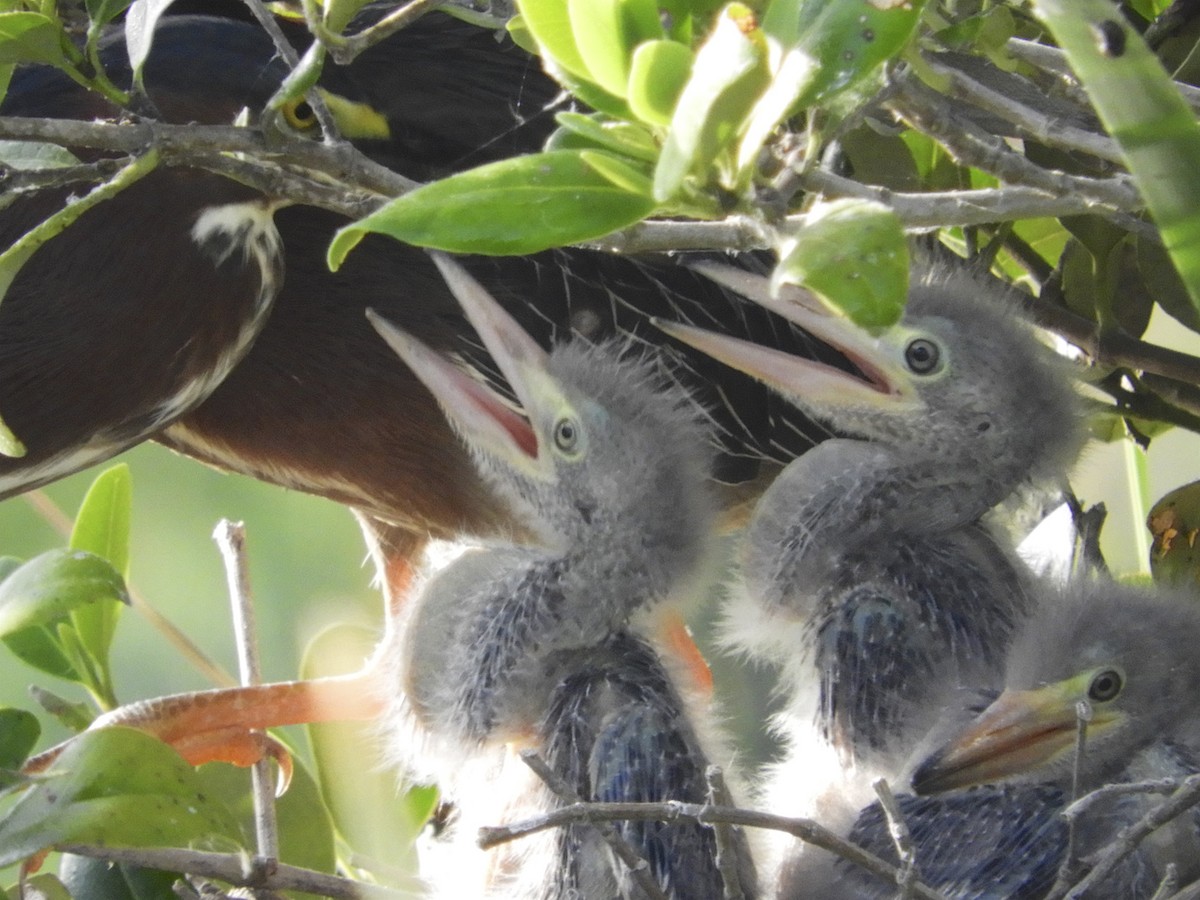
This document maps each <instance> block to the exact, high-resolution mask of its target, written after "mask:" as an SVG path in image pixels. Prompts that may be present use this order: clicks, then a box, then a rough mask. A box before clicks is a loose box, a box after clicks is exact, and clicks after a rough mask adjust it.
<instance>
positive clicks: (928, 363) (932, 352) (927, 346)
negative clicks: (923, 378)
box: [905, 341, 938, 373]
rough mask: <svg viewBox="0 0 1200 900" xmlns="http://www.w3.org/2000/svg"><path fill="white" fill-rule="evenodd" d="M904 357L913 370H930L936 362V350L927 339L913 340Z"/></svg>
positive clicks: (920, 371)
mask: <svg viewBox="0 0 1200 900" xmlns="http://www.w3.org/2000/svg"><path fill="white" fill-rule="evenodd" d="M905 358H906V359H907V360H908V367H909V368H910V369H912V370H913V371H914V372H917V373H925V372H931V371H933V368H934V367H935V366H936V365H937V363H938V350H937V347H936V346H934V345H933V344H932V343H930V342H929V341H913V342H912V343H911V344H909V345H908V350H907V351H905Z"/></svg>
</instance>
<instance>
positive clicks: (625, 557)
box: [563, 508, 708, 621]
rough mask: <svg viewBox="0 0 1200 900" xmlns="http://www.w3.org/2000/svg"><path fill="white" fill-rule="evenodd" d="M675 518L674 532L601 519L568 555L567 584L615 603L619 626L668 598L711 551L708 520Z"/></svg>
mask: <svg viewBox="0 0 1200 900" xmlns="http://www.w3.org/2000/svg"><path fill="white" fill-rule="evenodd" d="M674 512H675V514H676V515H677V518H674V519H673V521H674V527H671V528H667V527H662V528H657V527H656V528H647V527H645V526H646V524H647V523H645V522H632V521H630V520H629V519H628V517H625V516H617V517H613V518H612V519H611V520H610V521H605V520H604V517H603V514H600V513H598V514H597V516H596V518H594V519H593V521H592V524H591V527H590V528H589V529H588V534H587V536H586V539H584V540H579V541H575V542H573V543H572V545H571V546H570V548H569V549H567V551H566V552H565V553H564V556H563V563H564V570H565V571H564V579H565V582H566V584H568V585H570V586H573V587H574V588H575V589H576V590H578V591H580V592H587V593H592V594H602V595H603V596H605V597H609V598H612V602H613V603H614V609H613V613H614V621H618V620H619V621H624V620H625V619H627V618H628V616H630V615H632V614H633V613H635V612H637V611H638V610H639V609H641V608H643V607H645V606H647V605H649V604H651V603H654V602H656V601H658V600H662V599H664V598H666V597H667V596H668V595H670V594H671V593H672V592H673V591H674V590H675V588H676V587H677V586H678V585H679V584H680V583H681V582H684V581H686V580H687V579H688V577H689V575H690V574H691V573H692V572H693V571H695V570H696V569H697V567H698V566H699V565H700V563H701V561H702V560H703V559H704V557H705V555H706V553H705V551H706V549H707V547H708V533H707V528H706V527H705V522H706V521H707V520H706V519H705V520H703V521H698V520H697V518H696V517H693V516H689V515H687V511H686V510H684V509H678V508H676V509H675V510H674ZM599 586H603V589H602V590H601V591H598V590H597V589H598V587H599ZM580 595H581V596H584V595H585V594H584V593H581V594H580Z"/></svg>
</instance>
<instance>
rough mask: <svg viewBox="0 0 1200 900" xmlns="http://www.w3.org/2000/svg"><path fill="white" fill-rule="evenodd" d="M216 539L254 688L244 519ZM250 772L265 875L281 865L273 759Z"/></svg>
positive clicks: (221, 525) (241, 664)
mask: <svg viewBox="0 0 1200 900" xmlns="http://www.w3.org/2000/svg"><path fill="white" fill-rule="evenodd" d="M213 540H214V541H216V542H217V547H219V548H220V550H221V558H222V560H223V561H224V563H225V578H226V581H227V583H228V585H229V603H230V606H231V607H232V610H233V627H234V635H235V636H236V639H237V651H238V670H239V673H240V675H241V678H242V686H243V687H251V686H253V685H258V684H261V683H262V664H261V662H260V660H259V656H258V630H257V624H256V621H255V616H254V601H253V598H252V596H251V592H250V569H249V566H248V565H247V562H246V528H245V526H244V525H243V524H242V523H241V522H230V521H229V520H228V519H222V520H221V521H220V522H218V523H217V527H216V530H215V531H213ZM250 774H251V795H252V796H253V798H254V831H255V837H256V840H257V848H258V855H257V856H256V857H255V859H254V865H255V866H256V867H259V868H261V869H262V872H263V874H264V875H270V874H271V873H272V872H274V871H275V869H276V868H277V867H278V865H279V826H278V822H277V820H276V816H275V791H274V789H273V787H272V784H271V760H270V758H269V757H268V756H263V758H261V759H259V760H258V761H257V762H255V763H254V765H253V766H252V767H251V769H250Z"/></svg>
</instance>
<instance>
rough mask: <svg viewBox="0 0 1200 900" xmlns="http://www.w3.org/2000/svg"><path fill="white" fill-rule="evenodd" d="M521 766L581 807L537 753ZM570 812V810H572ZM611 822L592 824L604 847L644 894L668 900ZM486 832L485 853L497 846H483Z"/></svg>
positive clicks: (481, 835)
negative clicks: (527, 768)
mask: <svg viewBox="0 0 1200 900" xmlns="http://www.w3.org/2000/svg"><path fill="white" fill-rule="evenodd" d="M521 762H523V763H525V765H527V766H529V768H531V769H532V770H533V771H534V774H536V775H537V777H538V778H540V779H542V781H543V782H545V784H546V787H548V788H550V791H551V792H552V793H554V794H555V795H557V796H558V797H559V799H561V800H563V801H564V802H566V803H571V804H574V805H579V804H580V803H581V801H580V798H579V794H577V793H576V792H575V789H574V788H572V787H571V786H570V785H569V784H567V783H566V781H564V780H563V779H562V778H561V777H560V776H559V774H558V773H557V772H555V771H554V770H553V769H551V768H550V766H549V765H547V763H546V761H545V760H544V759H542V758H541V757H540V756H539V755H538V754H537V753H536V752H535V751H533V750H522V751H521ZM567 808H568V809H570V808H571V807H567ZM609 821H610V820H597V821H596V822H590V823H589V824H591V825H593V826H595V828H596V832H597V833H598V834H599V835H600V837H601V839H602V840H603V841H604V843H606V844H608V847H609V849H610V850H612V852H613V854H614V855H615V856H616V857H617V858H618V859H619V860H621V862H623V863H624V864H625V866H626V868H628V869H629V873H630V875H631V876H632V878H633V880H634V882H636V884H637V886H638V887H639V888H641V889H642V891H643V893H645V895H646V896H647V897H649V898H650V900H668V898H667V895H666V894H665V893H664V892H663V889H662V888H661V887H660V886H659V884H658V882H657V881H656V880H655V878H654V876H653V875H652V874H651V872H650V865H649V863H647V862H646V860H644V859H642V857H641V855H640V854H639V853H638V852H637V850H635V849H634V848H633V846H632V845H631V844H630V843H629V842H628V841H627V840H625V838H623V837H621V835H619V834H618V833H617V829H616V828H614V827H613V826H612V825H611V824H609ZM486 831H489V829H487V828H481V829H480V830H479V846H480V847H481V848H482V849H484V850H486V849H488V848H489V847H491V846H494V844H484V842H483V841H484V832H486Z"/></svg>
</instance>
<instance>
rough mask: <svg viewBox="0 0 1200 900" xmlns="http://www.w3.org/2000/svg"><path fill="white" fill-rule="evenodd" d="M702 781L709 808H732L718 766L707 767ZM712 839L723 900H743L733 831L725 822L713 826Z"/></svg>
mask: <svg viewBox="0 0 1200 900" xmlns="http://www.w3.org/2000/svg"><path fill="white" fill-rule="evenodd" d="M704 780H705V781H706V782H707V783H708V803H709V805H710V806H733V796H732V795H731V794H730V793H729V785H727V784H726V783H725V773H724V772H722V771H721V767H720V766H709V767H708V768H707V769H705V770H704ZM713 839H714V842H715V843H716V845H717V871H718V872H720V873H721V883H722V884H723V885H724V888H725V900H744V898H745V896H746V894H745V892H744V891H743V890H742V879H741V876H740V875H739V874H738V856H737V848H736V847H735V845H734V838H733V829H732V827H731V826H730V825H728V824H727V823H725V822H718V823H716V824H715V825H713Z"/></svg>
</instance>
